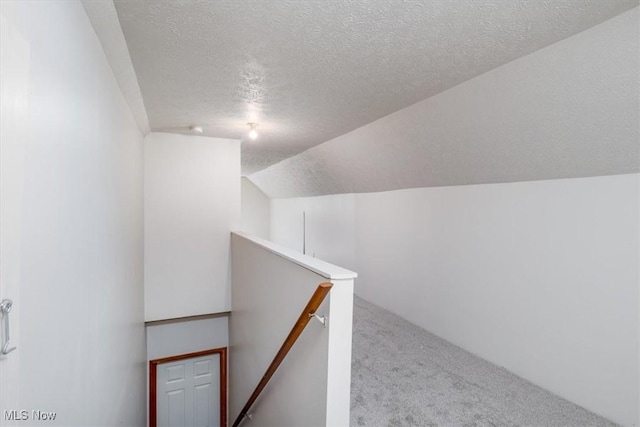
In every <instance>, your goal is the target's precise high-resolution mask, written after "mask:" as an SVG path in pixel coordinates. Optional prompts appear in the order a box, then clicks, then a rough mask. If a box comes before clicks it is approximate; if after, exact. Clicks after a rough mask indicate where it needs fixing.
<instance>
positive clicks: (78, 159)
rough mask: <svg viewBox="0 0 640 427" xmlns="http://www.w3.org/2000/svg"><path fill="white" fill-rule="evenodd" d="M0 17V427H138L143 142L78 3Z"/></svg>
mask: <svg viewBox="0 0 640 427" xmlns="http://www.w3.org/2000/svg"><path fill="white" fill-rule="evenodd" d="M0 15H1V18H2V23H1V25H0V29H1V31H2V35H1V37H0V39H1V49H2V55H0V56H1V71H0V75H1V79H2V80H1V81H2V89H1V90H0V94H1V95H0V96H1V101H2V110H1V121H2V124H1V126H0V128H1V132H2V136H1V138H0V140H1V151H2V168H1V170H2V179H1V185H2V190H1V192H2V203H1V207H2V219H1V221H0V227H1V230H0V242H1V246H2V251H1V254H0V256H1V259H0V265H2V268H1V269H0V270H1V271H2V283H1V284H0V298H11V299H13V300H14V309H13V311H12V313H11V317H10V319H11V338H12V342H13V343H14V344H15V345H17V346H18V348H17V350H15V351H14V352H12V353H10V354H9V355H7V356H4V357H0V417H2V418H1V420H0V424H2V425H3V426H4V425H7V426H8V425H14V424H15V425H36V424H46V425H58V426H88V425H91V426H115V425H125V426H142V425H144V422H145V414H144V412H143V411H141V410H140V408H144V405H145V402H144V400H145V366H144V364H145V338H144V323H143V320H144V306H143V303H144V299H143V283H142V281H143V241H142V239H143V207H142V191H143V147H142V143H143V136H142V135H141V133H140V131H139V129H138V126H137V124H136V121H135V120H134V118H133V116H132V114H131V111H130V109H129V106H128V105H127V102H126V101H125V99H124V97H123V95H122V93H121V92H120V89H119V87H118V84H117V82H116V79H115V78H114V75H113V72H112V70H111V68H110V66H109V63H108V62H107V59H106V57H105V54H104V52H103V50H102V47H101V45H100V41H99V40H98V38H97V36H96V34H95V32H94V29H93V28H92V26H91V23H90V21H89V19H88V17H87V15H86V13H85V10H84V9H83V7H82V4H81V3H80V2H77V1H55V0H51V1H45V2H29V1H20V2H5V1H2V2H0ZM6 196H10V197H9V198H6ZM6 220H7V221H6ZM5 280H7V282H5ZM16 380H17V381H16ZM11 410H26V411H27V415H28V416H29V421H18V422H11V421H8V420H6V419H5V411H11ZM32 410H41V411H46V412H49V411H52V412H56V417H55V420H53V421H37V420H34V419H33V418H32V415H33V414H32V412H31V411H32Z"/></svg>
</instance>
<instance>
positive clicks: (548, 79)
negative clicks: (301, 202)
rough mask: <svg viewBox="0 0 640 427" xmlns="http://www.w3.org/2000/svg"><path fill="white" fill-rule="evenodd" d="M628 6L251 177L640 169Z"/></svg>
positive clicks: (494, 176) (297, 179) (399, 182)
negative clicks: (534, 50) (565, 36)
mask: <svg viewBox="0 0 640 427" xmlns="http://www.w3.org/2000/svg"><path fill="white" fill-rule="evenodd" d="M638 22H640V10H639V8H635V9H633V10H630V11H627V12H625V13H623V14H620V15H618V16H616V17H614V18H612V19H610V20H608V21H605V22H603V23H602V24H599V25H597V26H595V27H592V28H590V29H588V30H586V31H583V32H581V33H579V34H576V35H574V36H572V37H570V38H567V39H565V40H562V41H560V42H558V43H555V44H553V45H551V46H548V47H546V48H544V49H541V50H538V51H536V52H534V53H532V54H530V55H527V56H525V57H522V58H519V59H517V60H515V61H512V62H509V63H507V64H505V65H502V66H500V67H498V68H495V69H493V70H491V71H489V72H487V73H484V74H482V75H480V76H477V77H475V78H473V79H471V80H468V81H466V82H464V83H462V84H460V85H458V86H455V87H453V88H451V89H449V90H447V91H445V92H442V93H440V94H437V95H435V96H433V97H431V98H428V99H426V100H424V101H421V102H419V103H417V104H414V105H411V106H409V107H407V108H405V109H403V110H400V111H397V112H395V113H393V114H390V115H388V116H386V117H383V118H381V119H379V120H377V121H375V122H373V123H370V124H368V125H365V126H363V127H361V128H358V129H356V130H354V131H352V132H350V133H348V134H346V135H341V136H339V137H337V138H335V139H333V140H331V141H328V142H325V143H323V144H320V145H318V146H316V147H313V148H311V149H309V150H307V151H305V152H303V153H300V154H298V155H296V156H294V157H291V158H289V159H287V160H284V161H282V162H280V163H278V164H276V165H273V166H271V167H269V168H267V169H264V170H262V171H259V172H257V173H255V174H253V175H251V176H250V177H249V179H250V180H251V181H252V182H254V183H255V184H256V185H257V186H258V187H260V188H261V189H262V190H263V191H264V192H265V193H267V194H268V195H269V196H270V197H297V196H316V195H321V194H338V193H357V192H373V191H384V190H395V189H401V188H413V187H431V186H445V185H464V184H482V183H497V182H514V181H531V180H540V179H560V178H575V177H587V176H599V175H611V174H624V173H635V172H638V171H639V170H640V79H639V76H640V63H639V52H640V32H639V28H638Z"/></svg>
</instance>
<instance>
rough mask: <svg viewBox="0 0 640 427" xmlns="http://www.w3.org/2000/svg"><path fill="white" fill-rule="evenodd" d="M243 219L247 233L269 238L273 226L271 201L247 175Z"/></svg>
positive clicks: (243, 225) (243, 198) (243, 181)
mask: <svg viewBox="0 0 640 427" xmlns="http://www.w3.org/2000/svg"><path fill="white" fill-rule="evenodd" d="M241 192H242V203H241V205H242V208H241V210H242V221H241V226H240V229H241V230H242V231H244V232H245V233H249V234H252V235H254V236H258V237H261V238H263V239H267V240H269V234H270V230H269V228H270V227H271V221H270V215H271V201H270V199H269V198H268V197H267V195H266V194H264V193H263V192H262V190H260V189H259V188H258V187H256V186H255V185H254V184H253V182H251V181H250V180H249V179H247V178H246V177H242V185H241Z"/></svg>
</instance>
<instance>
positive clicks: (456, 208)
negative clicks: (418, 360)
mask: <svg viewBox="0 0 640 427" xmlns="http://www.w3.org/2000/svg"><path fill="white" fill-rule="evenodd" d="M639 177H640V176H639V175H638V174H628V175H617V176H607V177H593V178H579V179H564V180H550V181H533V182H522V183H510V184H489V185H471V186H453V187H435V188H419V189H409V190H398V191H390V192H383V193H367V194H357V195H341V196H324V197H317V198H301V199H282V200H281V199H273V200H272V228H271V230H272V239H273V240H274V241H275V242H281V243H284V244H289V245H291V247H296V246H297V245H298V244H299V240H297V239H299V237H298V235H299V234H300V233H299V229H298V228H296V227H291V226H290V224H291V222H292V221H291V218H292V217H295V216H298V215H299V211H301V210H302V209H306V210H307V215H311V216H312V217H316V220H315V221H310V222H308V223H307V226H308V227H310V228H312V230H307V234H308V235H323V234H324V235H332V234H336V232H337V231H338V230H339V229H340V230H346V231H342V232H341V235H342V236H345V239H346V240H348V238H349V237H346V236H353V237H352V238H353V243H351V245H352V246H353V253H354V254H355V262H354V263H353V264H349V263H350V262H351V259H350V258H349V256H345V255H338V254H340V253H341V252H340V251H341V250H342V249H338V248H332V247H331V246H324V247H323V249H322V250H323V251H334V255H335V257H334V260H333V261H334V262H337V263H342V264H344V265H345V266H349V267H351V268H354V269H356V270H357V271H358V272H359V274H360V279H359V280H358V283H357V286H356V294H357V295H359V296H362V297H363V298H365V299H367V300H369V301H371V302H373V303H375V304H377V305H379V306H381V307H384V308H386V309H388V310H390V311H392V312H394V313H396V314H398V315H400V316H402V317H404V318H405V319H407V320H409V321H411V322H413V323H415V324H417V325H419V326H421V327H423V328H425V329H427V330H429V331H431V332H433V333H435V334H437V335H439V336H441V337H443V338H445V339H447V340H448V341H450V342H452V343H454V344H457V345H459V346H461V347H463V348H465V349H466V350H468V351H470V352H472V353H475V354H477V355H479V356H481V357H483V358H485V359H487V360H489V361H491V362H493V363H496V364H497V365H500V366H504V367H505V368H507V369H509V370H510V371H512V372H514V373H516V374H518V375H520V376H522V377H524V378H526V379H528V380H530V381H532V382H533V383H535V384H538V385H540V386H542V387H544V388H546V389H548V390H550V391H552V392H554V393H556V394H558V395H560V396H562V397H565V398H567V399H568V400H571V401H573V402H575V403H578V404H579V405H582V406H584V407H585V408H587V409H589V410H591V411H594V412H596V413H598V414H601V415H603V416H605V417H607V418H609V419H611V420H613V421H615V422H617V423H620V424H622V425H626V426H632V425H638V424H639V423H640V420H639V419H638V416H639V399H640V397H639V391H638V387H639V382H640V377H639V366H638V360H639V357H640V355H639V335H640V330H639V318H640V313H639V303H640V301H639V296H638V292H639V283H640V281H639V255H640V254H639V242H640V236H639V218H640V212H639V202H640V184H639V179H640V178H639ZM349 197H350V198H352V199H353V201H352V202H351V203H353V204H354V210H353V212H354V214H353V215H352V213H351V210H349V211H345V210H344V206H345V205H346V204H347V203H345V198H349ZM317 206H322V208H321V209H318V208H314V207H317ZM321 217H322V218H321ZM349 223H351V225H350V226H347V225H346V224H349ZM336 224H339V226H338V227H336ZM345 244H346V245H347V246H349V243H348V242H346V243H345ZM310 249H312V250H313V248H310ZM323 256H324V253H323ZM340 258H342V259H340Z"/></svg>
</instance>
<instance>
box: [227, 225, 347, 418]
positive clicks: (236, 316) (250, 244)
mask: <svg viewBox="0 0 640 427" xmlns="http://www.w3.org/2000/svg"><path fill="white" fill-rule="evenodd" d="M232 253H233V259H232V264H233V285H232V286H233V308H232V312H231V316H230V318H229V341H230V353H229V354H230V363H229V366H230V384H232V386H231V387H230V401H229V407H230V418H229V419H230V422H233V421H234V420H235V418H236V417H237V416H238V414H239V413H240V410H241V408H242V407H243V406H244V404H245V403H246V401H247V399H248V398H249V396H250V395H251V393H252V392H253V390H254V388H255V387H256V385H257V384H258V382H259V381H260V379H261V378H262V376H263V374H264V373H265V371H266V369H267V367H268V366H269V364H270V363H271V361H272V360H273V357H274V356H275V355H276V354H277V352H278V349H279V348H280V346H281V345H282V343H283V342H284V340H285V338H286V337H287V335H288V334H289V332H290V331H291V329H292V328H293V326H294V324H295V322H296V320H297V319H298V317H299V316H300V313H301V312H302V310H303V308H304V307H305V305H306V304H307V302H308V301H309V298H311V295H312V294H313V292H314V291H315V290H316V288H317V286H318V285H319V284H320V283H323V282H327V281H331V282H332V283H333V284H334V286H333V289H332V290H331V292H330V293H329V295H328V296H327V298H326V299H325V301H324V302H323V304H322V305H321V306H320V308H319V309H318V313H319V314H320V315H326V316H327V318H328V323H327V327H326V328H323V327H322V325H321V324H320V323H319V322H316V321H312V322H311V323H310V324H309V325H308V326H307V328H306V329H305V330H304V332H303V333H302V335H301V336H300V338H299V340H298V341H297V342H296V344H295V345H294V347H293V348H292V349H291V352H290V353H289V355H288V356H287V358H286V359H285V360H284V362H283V363H282V365H280V368H279V369H278V371H276V374H275V375H274V377H273V378H272V380H271V382H270V383H269V384H268V385H267V388H266V389H265V390H264V392H263V394H262V395H261V396H260V397H259V399H258V401H257V402H256V404H255V405H254V407H253V408H252V410H251V413H252V414H253V420H246V421H245V422H244V424H243V425H247V426H251V425H256V426H278V427H284V426H302V425H304V426H348V425H349V402H350V381H351V325H352V315H353V280H354V278H355V276H356V275H355V273H352V272H349V271H345V270H344V269H342V268H337V267H335V266H332V265H329V264H327V263H323V262H321V261H319V260H317V259H313V258H309V257H305V256H302V255H301V254H299V253H293V252H292V251H288V250H281V249H280V248H279V247H278V245H275V244H272V243H270V242H266V241H261V240H259V239H253V238H251V237H248V236H246V235H240V234H234V235H233V236H232ZM332 277H340V278H342V280H340V279H331V278H332ZM283 408H286V410H283Z"/></svg>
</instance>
